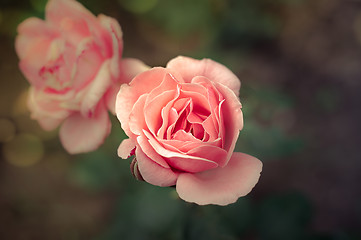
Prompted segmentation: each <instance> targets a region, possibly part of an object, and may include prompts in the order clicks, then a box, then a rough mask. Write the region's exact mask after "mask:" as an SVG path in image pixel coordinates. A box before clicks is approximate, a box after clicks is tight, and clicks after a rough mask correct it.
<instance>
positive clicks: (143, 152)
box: [116, 57, 262, 205]
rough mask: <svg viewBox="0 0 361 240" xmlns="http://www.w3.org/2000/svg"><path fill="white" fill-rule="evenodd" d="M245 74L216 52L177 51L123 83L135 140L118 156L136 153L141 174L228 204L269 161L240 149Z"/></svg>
mask: <svg viewBox="0 0 361 240" xmlns="http://www.w3.org/2000/svg"><path fill="white" fill-rule="evenodd" d="M239 88H240V81H239V79H238V78H237V77H236V76H235V75H234V74H233V73H232V72H231V71H230V70H229V69H227V68H226V67H225V66H223V65H221V64H219V63H216V62H214V61H212V60H209V59H203V60H195V59H191V58H188V57H177V58H175V59H173V60H171V61H170V62H169V63H168V64H167V67H166V68H161V67H156V68H153V69H151V70H148V71H145V72H143V73H141V74H139V75H137V76H136V77H135V78H134V79H133V80H132V81H131V82H130V83H129V85H128V84H123V85H122V86H121V88H120V91H119V93H118V95H117V100H116V113H117V117H118V119H119V121H120V122H121V126H122V128H123V129H124V131H125V133H126V134H127V135H128V136H129V139H126V140H124V141H123V142H122V143H121V144H120V146H119V149H118V155H119V156H120V157H122V158H127V157H129V155H131V154H133V153H135V159H134V160H133V162H132V165H131V168H132V171H133V174H134V175H135V176H136V177H137V178H138V179H143V180H145V181H147V182H149V183H151V184H154V185H158V186H173V185H176V190H177V192H178V194H179V196H180V197H181V198H182V199H184V200H185V201H188V202H195V203H197V204H200V205H204V204H218V205H227V204H230V203H233V202H235V201H236V200H237V199H238V198H239V197H241V196H244V195H246V194H248V193H249V192H250V191H251V189H252V188H253V187H254V185H255V184H256V183H257V181H258V179H259V176H260V172H261V170H262V163H261V161H259V160H258V159H256V158H254V157H252V156H249V155H247V154H244V153H234V152H233V150H234V147H235V144H236V140H237V138H238V134H239V131H240V130H241V129H242V127H243V118H242V111H241V103H240V102H239V100H238V95H239Z"/></svg>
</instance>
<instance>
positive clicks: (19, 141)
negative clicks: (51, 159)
mask: <svg viewBox="0 0 361 240" xmlns="http://www.w3.org/2000/svg"><path fill="white" fill-rule="evenodd" d="M3 154H4V156H5V159H6V160H7V161H8V162H9V163H10V164H11V165H14V166H17V167H28V166H32V165H34V164H36V163H37V162H39V161H40V160H41V158H42V157H43V155H44V146H43V143H42V141H41V140H40V139H39V138H38V137H36V136H34V135H30V134H19V135H17V136H15V137H14V138H13V139H12V140H11V141H9V142H7V143H5V144H4V146H3Z"/></svg>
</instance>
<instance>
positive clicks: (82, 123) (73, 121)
mask: <svg viewBox="0 0 361 240" xmlns="http://www.w3.org/2000/svg"><path fill="white" fill-rule="evenodd" d="M110 129H111V123H110V120H109V116H108V112H107V110H106V108H105V106H104V104H103V103H100V104H99V106H98V107H97V109H96V111H95V114H94V115H93V117H92V118H84V117H83V116H82V115H81V114H80V113H74V114H73V115H71V116H70V117H68V118H67V119H66V120H65V122H64V123H63V125H62V126H61V128H60V132H59V135H60V141H61V143H62V144H63V146H64V148H65V149H66V150H67V151H68V152H69V153H71V154H76V153H83V152H90V151H93V150H95V149H97V148H98V147H99V146H100V145H101V144H102V143H103V142H104V139H105V138H106V137H107V136H108V134H109V133H110Z"/></svg>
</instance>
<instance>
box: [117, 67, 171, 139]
mask: <svg viewBox="0 0 361 240" xmlns="http://www.w3.org/2000/svg"><path fill="white" fill-rule="evenodd" d="M166 73H167V70H166V69H164V68H153V69H151V70H149V71H146V72H143V73H141V74H139V75H137V76H136V77H135V78H134V79H133V80H132V81H131V82H130V83H129V85H128V84H123V85H122V86H120V90H119V92H118V94H117V99H116V101H115V112H116V114H117V117H118V119H119V121H120V123H121V125H122V128H123V130H124V132H125V133H126V134H127V135H128V136H129V137H130V136H132V133H131V132H130V130H129V115H130V113H131V111H132V109H133V105H134V103H135V102H136V101H137V100H138V98H139V97H140V96H141V95H143V94H144V93H149V92H150V91H151V90H152V89H154V88H155V87H157V86H158V85H159V84H160V83H161V82H162V80H163V78H164V76H165V74H166Z"/></svg>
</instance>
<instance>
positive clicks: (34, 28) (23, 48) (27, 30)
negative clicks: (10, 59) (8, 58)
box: [15, 17, 58, 59]
mask: <svg viewBox="0 0 361 240" xmlns="http://www.w3.org/2000/svg"><path fill="white" fill-rule="evenodd" d="M17 31H18V34H19V35H18V36H17V37H16V40H15V50H16V53H17V54H18V56H19V58H20V59H23V58H25V57H26V56H29V55H32V54H31V52H34V50H33V48H34V47H33V46H34V44H35V42H37V41H39V40H43V41H49V42H50V41H51V40H52V39H54V38H55V37H56V36H57V35H58V33H57V32H56V31H55V30H54V29H52V28H51V27H50V26H49V25H48V24H47V23H46V22H45V21H43V20H41V19H39V18H35V17H32V18H28V19H26V20H24V21H23V22H22V23H20V24H19V26H18V28H17ZM35 45H36V44H35ZM42 47H43V48H44V46H42ZM39 50H41V48H39ZM46 56H47V54H45V55H41V56H39V57H43V58H45V57H46Z"/></svg>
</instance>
